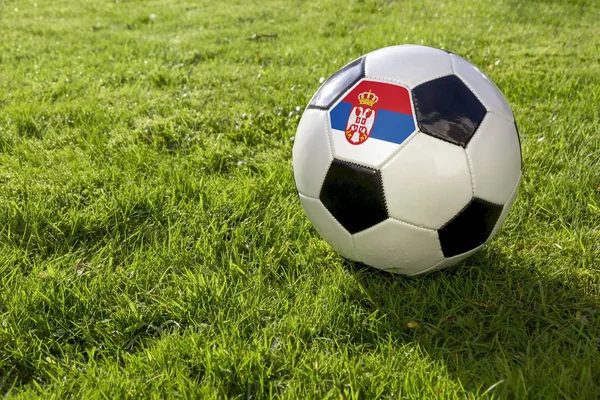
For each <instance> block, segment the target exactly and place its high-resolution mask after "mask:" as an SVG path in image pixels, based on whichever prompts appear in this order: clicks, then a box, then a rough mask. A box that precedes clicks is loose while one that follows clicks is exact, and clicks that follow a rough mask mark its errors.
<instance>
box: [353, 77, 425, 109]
mask: <svg viewBox="0 0 600 400" xmlns="http://www.w3.org/2000/svg"><path fill="white" fill-rule="evenodd" d="M369 90H371V93H374V94H375V95H377V97H378V101H377V103H375V104H374V105H373V108H374V109H376V110H377V109H383V110H388V111H394V112H397V113H402V114H408V115H412V113H413V112H412V106H411V104H410V96H409V94H408V90H407V89H406V88H404V87H402V86H398V85H394V84H391V83H386V82H376V81H369V80H363V81H361V82H360V83H359V84H358V86H356V87H355V88H354V89H352V91H351V92H350V93H348V94H347V95H346V96H345V97H344V99H343V100H342V101H344V102H347V103H352V105H358V104H359V103H358V95H359V94H361V93H363V92H368V91H369Z"/></svg>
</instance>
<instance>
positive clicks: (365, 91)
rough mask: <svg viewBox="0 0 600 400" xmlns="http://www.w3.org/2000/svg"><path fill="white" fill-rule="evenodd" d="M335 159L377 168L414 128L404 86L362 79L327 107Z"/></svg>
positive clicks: (409, 103) (410, 104) (410, 105)
mask: <svg viewBox="0 0 600 400" xmlns="http://www.w3.org/2000/svg"><path fill="white" fill-rule="evenodd" d="M329 117H330V123H331V144H332V145H331V147H332V150H333V155H334V157H335V158H337V159H339V160H344V161H349V162H353V163H357V164H361V165H365V166H369V167H373V168H377V167H379V166H380V165H381V164H382V163H383V162H385V161H386V160H387V159H388V158H389V157H390V156H391V155H392V154H394V153H395V152H396V151H398V149H399V148H400V147H401V146H402V144H403V143H404V142H405V141H406V140H407V139H408V138H409V136H410V135H411V134H413V133H414V132H415V131H416V128H415V120H414V111H413V107H412V102H411V100H410V93H409V91H408V89H407V88H406V87H404V86H402V85H399V84H394V83H389V82H382V81H378V80H373V79H362V80H361V81H359V82H358V83H357V84H356V85H355V86H354V87H353V88H352V89H351V90H349V91H348V92H347V93H346V94H345V95H344V96H343V97H342V98H341V99H340V100H339V101H338V102H337V103H336V104H335V106H333V107H332V108H331V109H330V110H329Z"/></svg>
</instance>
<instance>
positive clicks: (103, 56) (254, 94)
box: [0, 0, 600, 399]
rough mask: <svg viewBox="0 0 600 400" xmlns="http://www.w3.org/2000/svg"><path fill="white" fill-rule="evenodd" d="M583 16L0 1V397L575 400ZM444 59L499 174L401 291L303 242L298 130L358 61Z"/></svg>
mask: <svg viewBox="0 0 600 400" xmlns="http://www.w3.org/2000/svg"><path fill="white" fill-rule="evenodd" d="M598 21H600V4H599V2H598V1H592V0H590V1H549V0H548V1H542V0H538V1H522V2H520V1H517V0H505V1H494V0H490V1H469V0H451V1H444V2H440V1H433V0H424V1H423V0H419V1H389V0H388V1H385V0H363V1H360V0H348V1H346V2H340V1H335V0H320V1H284V0H268V1H255V0H244V1H242V0H237V1H224V2H216V1H191V0H187V1H185V0H170V1H167V0H160V1H156V0H153V1H133V0H117V1H114V0H111V1H108V0H102V1H97V0H85V1H83V0H82V1H75V0H72V1H44V0H37V4H36V3H34V2H33V1H15V0H2V1H1V2H0V396H2V395H6V394H8V397H12V396H15V397H26V398H31V397H41V398H67V397H68V396H71V395H73V396H74V397H75V398H108V399H111V398H147V397H154V398H176V397H184V398H194V397H200V396H201V397H203V398H225V397H235V398H253V399H256V398H264V397H282V398H288V399H296V398H306V399H314V398H331V399H342V398H343V399H349V398H355V399H359V398H360V399H371V398H378V397H381V398H398V399H399V398H414V399H433V398H438V399H450V398H461V399H464V398H469V399H478V398H482V399H487V398H511V399H512V398H515V399H522V398H540V399H551V398H569V399H595V398H598V397H599V396H600V354H599V353H600V352H599V346H600V139H599V138H600V56H599V51H598V50H599V49H600V24H599V23H598ZM400 43H416V44H425V45H430V46H434V47H441V48H444V49H447V50H451V51H453V52H455V53H458V54H461V55H463V56H465V57H467V58H468V59H470V60H471V62H473V63H474V64H476V65H477V66H479V67H480V68H482V69H483V70H484V71H486V73H488V75H489V76H490V77H491V78H492V79H493V80H494V81H495V82H496V83H497V84H498V86H499V87H500V88H501V89H502V90H503V92H504V93H505V95H506V97H507V98H508V99H509V101H510V103H511V105H512V107H513V109H514V112H515V116H516V119H517V122H518V124H519V128H520V132H521V143H522V147H523V157H524V175H523V179H522V186H521V192H520V195H519V198H518V200H517V202H516V203H515V206H514V208H513V211H512V213H511V214H510V216H509V217H508V219H507V221H506V223H505V225H504V228H503V229H502V231H501V232H500V233H499V234H498V236H497V237H496V238H495V239H494V240H493V241H492V242H491V244H490V245H488V246H487V247H486V248H485V249H484V250H482V251H481V252H480V253H479V254H477V255H475V256H473V257H472V258H470V259H468V260H467V261H466V262H464V263H462V264H460V265H459V266H456V267H454V268H451V269H449V270H446V271H443V272H441V273H434V274H431V275H428V276H426V277H421V278H412V279H409V278H403V277H400V276H393V275H388V274H384V273H379V272H376V271H375V270H372V269H368V268H364V267H360V266H358V265H353V264H351V263H348V262H346V261H344V260H343V259H342V258H341V257H340V256H339V255H337V254H336V253H335V252H334V251H333V250H332V249H331V248H330V247H329V246H328V245H327V244H326V243H325V242H323V241H322V240H321V239H320V238H319V236H318V235H317V233H316V232H315V231H314V230H313V228H312V227H311V225H310V223H309V222H308V220H307V219H306V217H305V215H304V213H303V211H302V209H301V207H300V203H299V201H298V198H297V195H296V192H295V187H294V183H293V175H292V169H291V148H292V145H293V139H294V134H295V128H296V125H297V123H298V119H299V115H300V114H301V113H302V110H303V108H304V106H305V104H306V103H307V101H308V100H309V99H310V97H311V96H312V94H313V93H314V92H315V91H316V89H317V88H318V87H319V80H320V78H322V77H327V76H329V75H330V74H332V73H333V72H334V71H336V70H337V69H338V68H340V67H341V66H342V65H344V64H345V63H346V62H348V61H350V60H352V59H354V58H356V57H358V56H360V55H362V54H364V53H367V52H369V51H371V50H374V49H376V48H379V47H383V46H386V45H392V44H400Z"/></svg>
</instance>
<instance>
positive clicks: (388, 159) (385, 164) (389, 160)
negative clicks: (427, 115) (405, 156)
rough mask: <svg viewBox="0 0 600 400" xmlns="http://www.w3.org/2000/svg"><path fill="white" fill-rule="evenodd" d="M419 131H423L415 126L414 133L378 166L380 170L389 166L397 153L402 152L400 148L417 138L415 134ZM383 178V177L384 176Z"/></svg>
mask: <svg viewBox="0 0 600 400" xmlns="http://www.w3.org/2000/svg"><path fill="white" fill-rule="evenodd" d="M419 133H422V132H421V131H419V130H418V129H417V128H416V127H415V131H414V132H413V133H411V134H410V135H409V136H408V137H407V138H406V139H405V140H404V142H402V143H401V144H400V146H398V148H397V149H396V150H394V151H393V152H392V153H391V154H390V155H389V156H387V157H386V158H384V159H383V161H382V162H381V163H380V164H379V166H378V167H377V168H378V169H379V170H380V171H381V170H382V169H384V168H385V167H387V164H389V163H390V162H391V161H392V158H394V157H395V156H396V154H398V153H399V152H400V150H402V149H403V148H405V147H406V146H408V143H409V142H410V141H411V140H413V139H414V138H415V136H417V135H418V134H419ZM382 179H383V177H382Z"/></svg>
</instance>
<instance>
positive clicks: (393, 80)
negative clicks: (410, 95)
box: [364, 75, 410, 92]
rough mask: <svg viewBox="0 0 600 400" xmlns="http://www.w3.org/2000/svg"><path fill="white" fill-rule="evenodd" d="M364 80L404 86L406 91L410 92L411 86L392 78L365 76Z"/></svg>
mask: <svg viewBox="0 0 600 400" xmlns="http://www.w3.org/2000/svg"><path fill="white" fill-rule="evenodd" d="M364 79H370V80H372V81H375V82H380V81H381V82H389V83H393V84H395V85H399V86H402V87H403V88H404V89H406V90H408V91H409V92H410V85H409V84H407V83H406V82H402V81H399V80H396V79H392V78H382V77H380V76H372V75H365V77H364Z"/></svg>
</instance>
